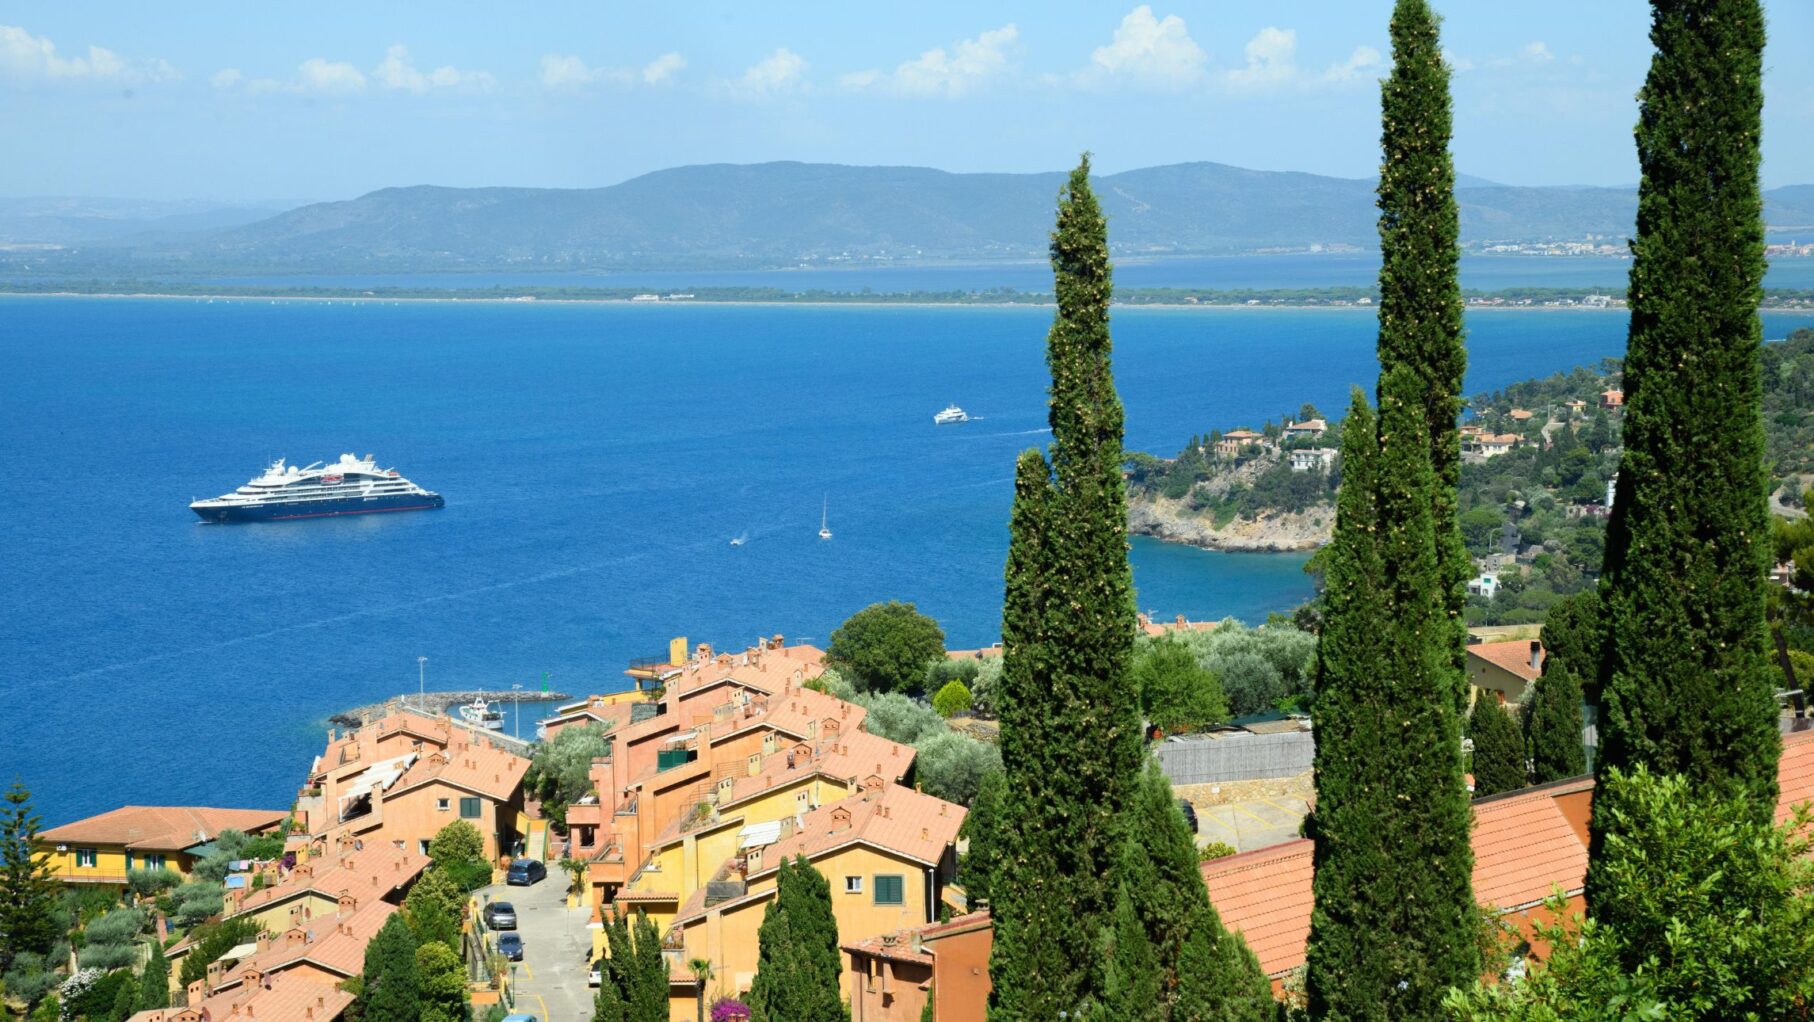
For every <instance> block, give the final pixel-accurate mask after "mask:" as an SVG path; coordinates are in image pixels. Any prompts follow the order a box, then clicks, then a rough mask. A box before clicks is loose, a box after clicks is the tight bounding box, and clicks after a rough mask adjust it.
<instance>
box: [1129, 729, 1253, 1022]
mask: <svg viewBox="0 0 1814 1022" xmlns="http://www.w3.org/2000/svg"><path fill="white" fill-rule="evenodd" d="M1126 813H1127V823H1128V828H1127V838H1126V841H1125V844H1124V846H1123V848H1122V851H1121V861H1120V862H1119V863H1118V864H1117V868H1116V872H1117V884H1116V892H1115V915H1114V920H1113V925H1112V927H1111V928H1110V930H1109V933H1108V938H1107V942H1106V943H1107V954H1106V956H1105V958H1106V962H1105V965H1104V969H1105V973H1106V975H1105V978H1104V981H1103V989H1104V994H1103V1000H1102V1008H1103V1011H1104V1015H1105V1017H1107V1018H1111V1019H1126V1020H1130V1022H1132V1020H1142V1022H1172V1020H1178V1022H1183V1020H1186V1019H1191V1020H1197V1019H1217V1020H1224V1019H1225V1020H1229V1022H1236V1020H1241V1022H1266V1020H1269V1019H1271V1018H1272V1017H1273V1004H1272V988H1271V986H1270V984H1268V983H1267V981H1266V976H1265V974H1264V973H1262V972H1261V971H1260V966H1259V962H1258V961H1257V960H1256V959H1255V958H1254V957H1253V953H1252V952H1251V951H1249V950H1248V949H1247V945H1246V944H1245V942H1243V941H1242V940H1241V938H1240V937H1238V936H1232V935H1230V934H1229V933H1228V932H1227V931H1226V930H1224V929H1223V928H1222V920H1221V917H1220V916H1218V915H1217V913H1216V910H1215V908H1214V907H1213V906H1211V905H1210V903H1209V894H1208V892H1207V891H1206V890H1205V888H1204V886H1203V877H1202V875H1201V874H1200V873H1198V871H1197V863H1198V858H1197V850H1196V848H1195V846H1194V845H1193V843H1192V838H1191V833H1190V827H1189V826H1188V825H1187V824H1186V823H1185V821H1184V815H1183V814H1182V813H1180V812H1179V811H1178V807H1177V805H1176V803H1175V801H1174V799H1173V797H1172V789H1171V785H1170V784H1169V783H1168V782H1167V781H1166V779H1165V776H1164V774H1162V773H1160V771H1159V768H1158V766H1157V765H1156V764H1151V763H1149V764H1148V766H1147V769H1146V771H1145V773H1143V774H1142V775H1141V777H1140V782H1139V785H1138V787H1137V788H1136V789H1135V791H1134V795H1133V801H1132V803H1131V804H1130V805H1129V806H1128V807H1127V810H1126Z"/></svg>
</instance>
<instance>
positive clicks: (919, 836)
mask: <svg viewBox="0 0 1814 1022" xmlns="http://www.w3.org/2000/svg"><path fill="white" fill-rule="evenodd" d="M966 812H967V810H965V809H964V807H963V806H960V805H954V804H952V803H950V802H946V801H945V800H943V799H939V798H934V797H932V796H931V795H927V794H925V793H923V792H918V791H914V790H913V789H912V788H905V787H902V786H900V785H898V784H889V785H885V786H884V787H883V788H882V790H880V791H867V792H864V793H862V794H860V795H852V796H851V797H849V798H844V799H839V800H838V801H836V802H831V803H828V804H826V805H823V806H820V807H819V808H817V809H814V810H812V811H811V812H808V813H806V814H805V815H804V816H802V817H800V818H799V820H800V822H799V825H798V826H796V827H795V828H794V831H793V833H792V834H790V835H788V836H786V837H783V838H781V839H780V840H779V841H776V842H775V843H774V844H771V845H767V846H765V847H764V848H763V849H762V863H763V865H762V868H760V869H756V870H752V871H751V872H750V873H749V876H748V877H747V880H748V881H749V882H754V881H756V880H759V879H761V878H763V877H767V876H770V875H772V874H773V873H774V872H775V871H776V870H777V869H779V868H780V865H781V862H782V861H783V860H784V859H792V858H793V857H795V856H797V855H804V856H806V858H807V859H808V860H809V861H810V860H814V859H818V858H819V857H821V856H823V855H826V854H828V853H830V852H833V851H836V850H837V849H839V848H843V847H845V846H847V845H852V844H865V845H869V846H871V847H873V848H879V849H882V850H885V851H889V852H893V853H894V854H896V855H899V856H902V857H904V858H907V859H911V860H913V861H915V862H918V863H921V864H923V865H926V866H936V865H937V864H938V862H939V860H940V859H941V858H942V857H943V856H944V852H945V848H946V847H947V846H948V845H950V844H952V843H953V842H955V841H956V840H957V831H958V828H959V827H961V826H963V823H964V815H965V813H966ZM772 892H773V888H772V887H770V888H768V889H766V890H761V891H754V892H751V893H750V894H746V895H744V896H743V897H741V898H737V899H733V900H732V901H729V902H721V903H719V905H717V906H714V907H730V906H733V905H740V904H743V903H745V902H748V901H752V900H758V899H766V898H767V897H768V896H769V895H770V894H771V893H772ZM705 897H706V888H705V887H704V886H701V887H700V888H699V889H698V890H696V891H694V892H693V894H692V896H691V897H689V898H687V900H686V903H685V904H683V905H682V906H681V907H680V912H679V913H678V914H677V915H676V916H675V917H674V924H675V925H677V926H678V925H683V924H685V923H689V922H692V921H693V920H694V919H695V918H697V917H698V916H700V915H703V914H704V912H705V910H706V904H705Z"/></svg>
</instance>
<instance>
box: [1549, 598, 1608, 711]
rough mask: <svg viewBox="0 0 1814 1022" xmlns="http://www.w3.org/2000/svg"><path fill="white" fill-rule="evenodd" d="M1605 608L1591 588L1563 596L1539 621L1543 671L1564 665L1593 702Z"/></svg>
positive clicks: (1603, 638)
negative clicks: (1541, 636) (1540, 625)
mask: <svg viewBox="0 0 1814 1022" xmlns="http://www.w3.org/2000/svg"><path fill="white" fill-rule="evenodd" d="M1604 619H1605V611H1604V610H1602V608H1601V604H1600V594H1599V593H1598V592H1597V591H1595V590H1593V589H1583V590H1582V591H1580V592H1578V593H1574V594H1571V595H1569V596H1566V597H1563V598H1562V599H1561V600H1558V601H1556V605H1555V606H1553V607H1551V608H1550V609H1549V614H1548V616H1547V617H1545V618H1544V620H1543V673H1544V674H1548V673H1550V672H1551V671H1555V670H1561V669H1563V668H1567V670H1568V672H1569V673H1570V674H1573V675H1574V676H1575V683H1576V685H1577V686H1579V687H1580V688H1581V690H1582V693H1583V694H1584V695H1585V696H1586V697H1587V700H1588V702H1594V701H1595V700H1594V698H1593V696H1594V694H1595V693H1594V691H1593V689H1591V688H1589V686H1590V685H1597V682H1598V681H1599V678H1600V659H1601V657H1602V656H1604V654H1605V652H1606V623H1605V620H1604Z"/></svg>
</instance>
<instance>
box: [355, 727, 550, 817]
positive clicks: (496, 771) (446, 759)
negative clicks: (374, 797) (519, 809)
mask: <svg viewBox="0 0 1814 1022" xmlns="http://www.w3.org/2000/svg"><path fill="white" fill-rule="evenodd" d="M528 772H529V760H528V759H527V758H526V757H523V756H518V755H517V754H515V753H513V752H505V751H504V750H503V749H497V748H493V747H492V746H489V745H478V744H467V743H465V742H463V741H456V742H455V743H454V744H452V745H450V746H448V747H447V748H446V749H445V750H444V751H439V752H430V753H428V754H426V755H424V756H422V757H421V758H420V759H417V760H416V761H415V763H413V764H411V765H410V768H409V769H408V770H407V771H405V772H404V774H403V776H402V777H400V778H398V779H397V783H396V784H394V785H392V786H391V788H390V790H389V791H387V792H385V795H384V797H385V798H386V799H387V800H388V799H393V798H396V797H397V796H398V795H401V794H402V793H404V792H406V791H408V790H410V789H411V788H414V787H417V786H419V785H423V784H427V783H429V782H430V781H442V782H444V783H447V784H451V785H454V786H455V787H459V788H464V789H466V790H468V791H473V792H477V793H479V794H481V795H485V796H488V797H490V798H493V799H496V800H497V801H499V802H508V801H510V799H511V798H512V797H513V796H515V795H516V793H517V792H518V791H519V790H520V789H521V788H522V786H523V775H524V774H526V773H528Z"/></svg>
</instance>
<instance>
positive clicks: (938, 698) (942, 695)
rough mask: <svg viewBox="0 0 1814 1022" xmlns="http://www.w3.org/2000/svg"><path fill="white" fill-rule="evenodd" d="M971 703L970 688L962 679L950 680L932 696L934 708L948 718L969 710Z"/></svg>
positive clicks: (940, 714)
mask: <svg viewBox="0 0 1814 1022" xmlns="http://www.w3.org/2000/svg"><path fill="white" fill-rule="evenodd" d="M970 705H971V699H970V689H969V688H968V687H967V686H965V685H964V683H963V682H961V681H956V680H953V681H948V682H946V683H945V687H943V688H941V689H939V690H938V695H935V696H933V697H932V709H933V711H934V712H936V713H937V714H938V715H939V716H941V717H944V718H945V719H946V720H949V719H951V718H952V717H955V716H957V715H958V714H960V713H965V712H968V711H969V709H970Z"/></svg>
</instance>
